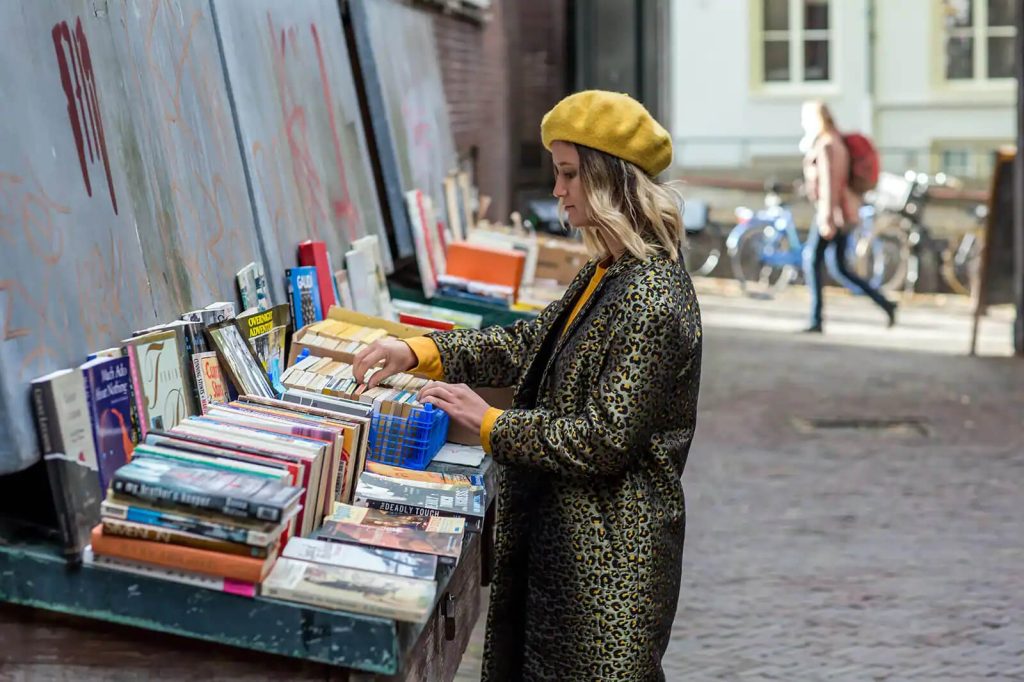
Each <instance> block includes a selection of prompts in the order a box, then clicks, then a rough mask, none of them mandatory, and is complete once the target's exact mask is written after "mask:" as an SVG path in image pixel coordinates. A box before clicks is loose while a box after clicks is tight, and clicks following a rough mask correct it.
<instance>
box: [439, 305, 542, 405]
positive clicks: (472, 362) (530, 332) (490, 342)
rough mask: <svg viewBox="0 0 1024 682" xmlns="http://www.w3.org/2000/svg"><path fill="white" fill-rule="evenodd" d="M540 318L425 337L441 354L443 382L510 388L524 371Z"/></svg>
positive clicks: (535, 337)
mask: <svg viewBox="0 0 1024 682" xmlns="http://www.w3.org/2000/svg"><path fill="white" fill-rule="evenodd" d="M540 325H541V319H540V318H534V319H531V320H518V321H516V322H515V323H514V324H511V325H509V326H507V327H488V328H486V329H458V330H455V331H447V332H434V333H432V334H428V335H427V336H428V338H430V339H431V340H432V341H433V342H434V343H435V344H437V349H438V351H439V352H440V354H441V367H443V372H444V380H445V381H446V382H448V383H450V384H469V385H470V386H490V387H493V388H503V387H506V386H514V385H515V384H516V383H517V382H518V381H519V377H520V375H521V374H522V373H523V372H524V371H525V369H526V363H527V362H529V359H530V352H531V350H532V349H533V346H534V343H535V342H536V340H537V334H538V333H539V332H538V330H539V328H540Z"/></svg>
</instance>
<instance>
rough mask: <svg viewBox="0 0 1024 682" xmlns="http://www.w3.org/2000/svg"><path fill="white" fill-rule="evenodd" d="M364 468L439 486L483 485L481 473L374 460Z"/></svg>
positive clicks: (381, 474)
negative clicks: (449, 471)
mask: <svg viewBox="0 0 1024 682" xmlns="http://www.w3.org/2000/svg"><path fill="white" fill-rule="evenodd" d="M365 469H366V470H367V471H369V472H370V473H371V474H377V475H379V476H388V477H390V478H398V479H404V480H408V481H416V482H419V483H429V484H434V485H440V486H449V485H464V486H469V487H471V488H472V487H475V488H482V487H484V476H483V474H445V473H441V472H438V471H421V470H419V469H406V468H405V467H396V466H392V465H390V464H381V463H380V462H374V461H369V462H367V463H366V467H365Z"/></svg>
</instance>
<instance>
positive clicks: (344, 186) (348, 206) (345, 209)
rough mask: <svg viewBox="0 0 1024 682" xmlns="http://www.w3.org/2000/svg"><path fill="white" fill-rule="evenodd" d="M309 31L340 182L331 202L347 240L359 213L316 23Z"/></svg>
mask: <svg viewBox="0 0 1024 682" xmlns="http://www.w3.org/2000/svg"><path fill="white" fill-rule="evenodd" d="M309 31H310V33H312V34H313V43H314V44H315V45H316V59H317V62H318V64H319V67H320V87H321V88H322V90H323V93H324V105H325V106H326V107H327V120H328V122H329V123H330V126H331V139H332V142H333V143H334V161H335V163H337V164H338V182H339V183H340V184H341V195H342V196H341V198H340V199H335V200H333V201H332V202H331V208H332V209H333V211H334V216H335V217H336V218H339V219H341V220H343V221H344V222H345V224H346V225H348V234H349V241H355V239H356V224H357V223H358V222H359V213H358V211H357V210H356V207H355V205H354V204H353V203H352V198H351V196H350V195H349V191H348V180H347V179H346V178H345V162H344V160H343V159H342V156H341V138H340V137H339V136H338V124H337V123H336V122H335V120H334V98H333V97H331V84H330V81H328V80H327V68H326V67H325V66H324V51H323V48H322V47H321V46H320V34H319V33H317V30H316V24H310V25H309Z"/></svg>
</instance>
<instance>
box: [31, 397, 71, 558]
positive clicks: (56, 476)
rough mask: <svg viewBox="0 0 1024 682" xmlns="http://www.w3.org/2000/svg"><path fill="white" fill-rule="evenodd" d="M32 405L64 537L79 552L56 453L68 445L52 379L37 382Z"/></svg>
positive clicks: (65, 488) (62, 470) (68, 551)
mask: <svg viewBox="0 0 1024 682" xmlns="http://www.w3.org/2000/svg"><path fill="white" fill-rule="evenodd" d="M32 405H33V407H34V408H35V415H36V430H37V431H38V433H39V445H40V448H41V450H42V455H43V460H44V461H45V462H46V474H47V477H48V478H49V480H50V491H51V493H52V495H53V504H54V508H55V510H56V512H57V522H58V523H59V524H60V532H61V536H62V537H63V538H64V546H65V553H67V554H77V547H79V546H80V541H81V540H82V539H81V538H78V537H77V536H76V535H77V534H76V529H75V524H74V523H73V522H72V517H71V508H70V503H69V501H68V496H67V484H66V481H65V479H64V467H63V465H62V463H61V459H62V457H54V456H53V455H57V454H60V453H62V452H63V449H64V439H63V438H62V437H61V434H60V427H59V425H58V424H57V402H56V399H55V398H54V395H53V386H52V385H51V384H49V383H45V384H35V385H33V386H32Z"/></svg>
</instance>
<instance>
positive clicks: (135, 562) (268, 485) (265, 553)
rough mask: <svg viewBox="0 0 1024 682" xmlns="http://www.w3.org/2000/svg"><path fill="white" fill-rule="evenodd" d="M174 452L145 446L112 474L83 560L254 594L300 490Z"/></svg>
mask: <svg viewBox="0 0 1024 682" xmlns="http://www.w3.org/2000/svg"><path fill="white" fill-rule="evenodd" d="M174 452H175V451H174V450H173V449H171V448H157V447H154V448H147V447H145V446H142V445H140V446H139V447H138V448H136V454H135V456H134V457H133V459H132V461H131V462H130V463H128V464H126V465H125V466H123V467H121V468H120V469H118V470H117V471H116V472H115V473H114V477H113V481H112V482H111V486H110V492H109V494H108V497H107V499H106V500H105V501H104V502H103V504H102V507H101V510H102V522H101V523H100V524H99V525H97V526H96V527H95V528H93V530H92V537H91V540H92V542H91V545H90V546H89V547H88V548H87V549H86V552H85V555H84V561H85V562H86V563H90V564H95V565H100V566H105V567H108V568H111V569H114V570H120V571H126V572H130V573H137V574H144V575H153V576H158V577H162V578H165V579H168V580H176V581H179V582H185V583H188V584H193V585H199V586H202V587H209V588H212V589H218V590H222V591H224V592H230V593H233V594H239V595H244V596H249V597H253V596H255V595H256V591H257V589H256V586H257V584H258V583H259V582H260V581H262V580H263V578H265V577H266V576H267V574H268V573H269V572H270V568H271V567H272V566H273V563H274V560H275V559H276V558H277V555H278V552H279V551H280V542H281V539H282V537H283V536H285V535H286V533H287V532H288V530H289V528H292V527H293V519H294V517H295V515H296V513H297V512H298V509H299V499H300V497H301V495H302V489H301V488H298V487H295V486H290V485H287V484H286V483H285V480H286V478H287V476H286V475H284V474H283V473H281V472H279V471H276V470H274V469H273V468H272V467H260V466H256V465H250V466H245V467H242V466H234V467H233V466H229V465H226V464H223V463H221V462H218V461H217V460H216V459H215V458H213V457H210V458H208V459H206V460H203V459H202V458H201V457H199V456H196V457H195V458H193V461H192V462H191V463H186V462H185V461H178V460H177V459H176V457H175V456H174ZM182 454H185V453H184V451H183V453H182ZM185 459H186V458H184V457H183V458H182V460H185Z"/></svg>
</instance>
